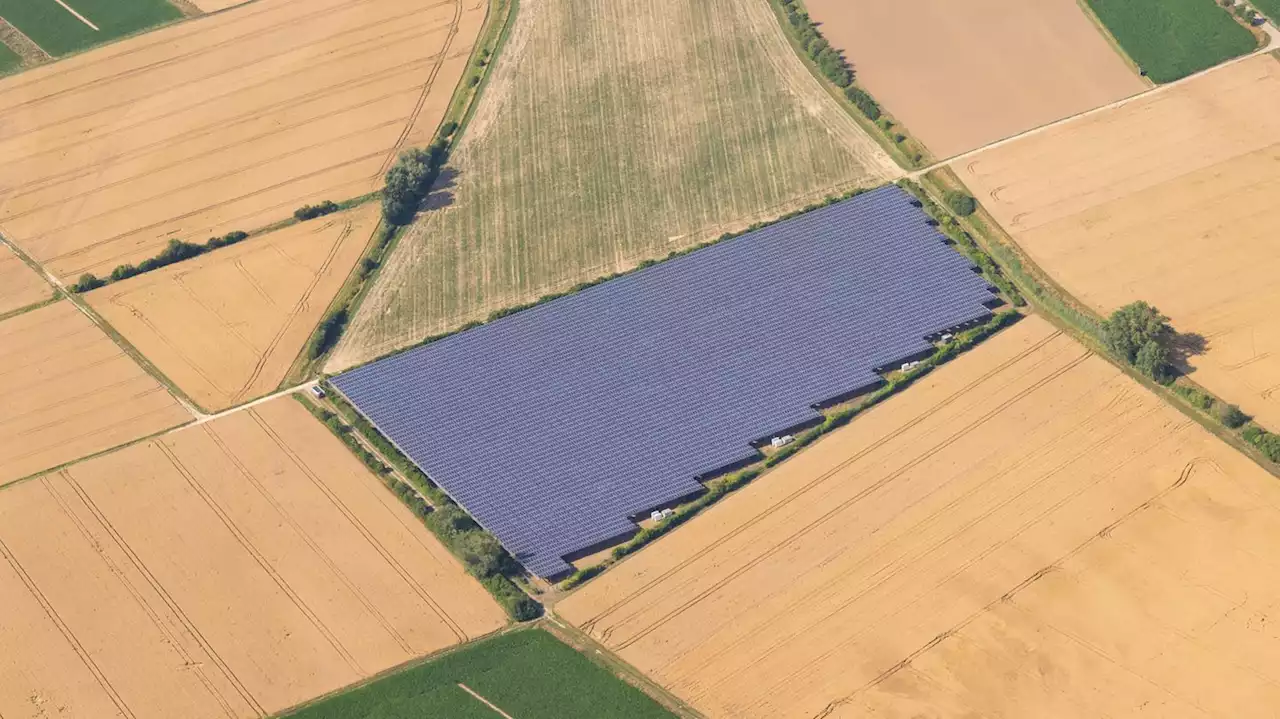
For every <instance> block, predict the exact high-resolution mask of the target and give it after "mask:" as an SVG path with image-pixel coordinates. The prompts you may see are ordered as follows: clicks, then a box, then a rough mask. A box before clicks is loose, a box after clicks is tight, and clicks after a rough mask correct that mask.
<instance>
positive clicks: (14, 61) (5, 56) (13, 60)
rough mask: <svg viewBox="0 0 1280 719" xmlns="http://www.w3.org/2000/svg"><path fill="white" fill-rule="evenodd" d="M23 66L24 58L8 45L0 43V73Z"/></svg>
mask: <svg viewBox="0 0 1280 719" xmlns="http://www.w3.org/2000/svg"><path fill="white" fill-rule="evenodd" d="M19 67H22V58H21V57H19V56H18V53H16V52H14V51H13V50H10V49H9V46H8V45H0V75H4V74H6V73H10V72H13V71H14V70H17V69H18V68H19Z"/></svg>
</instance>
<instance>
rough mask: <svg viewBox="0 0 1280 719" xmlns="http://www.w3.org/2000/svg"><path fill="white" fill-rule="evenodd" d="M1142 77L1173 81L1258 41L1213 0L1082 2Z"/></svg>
mask: <svg viewBox="0 0 1280 719" xmlns="http://www.w3.org/2000/svg"><path fill="white" fill-rule="evenodd" d="M1086 2H1087V3H1088V6H1089V9H1091V10H1092V11H1093V13H1094V15H1095V16H1096V17H1097V18H1098V20H1099V21H1101V22H1102V24H1103V26H1104V27H1106V28H1107V30H1108V31H1109V32H1110V33H1111V35H1112V36H1113V37H1115V39H1116V41H1117V42H1118V43H1120V46H1121V47H1122V48H1124V51H1125V53H1126V54H1127V55H1128V56H1129V57H1130V58H1132V59H1133V61H1134V62H1135V63H1137V64H1138V67H1139V69H1140V70H1141V71H1142V72H1143V74H1145V75H1146V76H1147V77H1149V78H1151V79H1152V80H1154V81H1155V82H1158V83H1166V82H1172V81H1174V80H1178V79H1180V78H1183V77H1186V76H1188V75H1191V74H1193V73H1196V72H1199V71H1201V70H1205V69H1207V68H1210V67H1213V66H1214V65H1217V64H1219V63H1221V62H1223V61H1226V60H1229V59H1231V58H1233V57H1239V56H1240V55H1244V54H1245V53H1248V52H1252V51H1253V50H1255V49H1256V48H1257V47H1258V41H1257V38H1255V37H1254V35H1253V33H1252V32H1250V31H1249V30H1248V28H1246V27H1244V26H1243V25H1241V24H1240V23H1239V22H1236V20H1235V18H1233V17H1232V16H1231V14H1230V13H1229V12H1228V11H1227V10H1226V9H1225V8H1223V7H1222V6H1220V5H1218V4H1217V2H1216V1H1215V0H1086Z"/></svg>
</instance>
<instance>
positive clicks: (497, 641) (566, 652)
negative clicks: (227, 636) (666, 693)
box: [287, 629, 672, 719]
mask: <svg viewBox="0 0 1280 719" xmlns="http://www.w3.org/2000/svg"><path fill="white" fill-rule="evenodd" d="M464 686H465V687H466V688H465V689H464V688H463V687H464ZM468 690H469V691H468ZM483 702H489V703H490V704H492V705H493V706H496V707H498V708H499V709H501V710H502V711H505V712H508V714H509V715H510V716H513V717H520V719H599V718H600V717H602V716H608V717H609V719H664V718H666V719H670V717H671V716H672V715H671V714H669V713H668V712H667V711H666V710H664V709H663V708H662V707H661V706H659V705H658V704H657V703H655V702H654V701H653V700H652V699H650V698H649V697H647V696H645V695H644V694H643V693H641V692H640V691H639V690H637V689H634V688H632V687H630V686H627V685H626V684H624V683H623V682H622V681H620V680H619V679H618V678H616V677H614V676H611V675H610V673H609V672H608V670H606V669H603V668H601V667H599V666H596V665H595V664H593V663H592V662H591V661H589V660H588V659H587V658H586V657H584V656H582V655H581V654H579V653H578V652H577V651H575V650H574V649H572V648H571V647H569V646H566V645H565V644H562V643H561V642H560V641H558V640H557V639H556V638H555V637H553V636H551V635H550V634H549V633H547V632H545V631H542V630H536V629H535V630H530V631H522V632H513V633H511V634H505V635H503V636H500V637H495V638H493V639H486V640H484V641H482V642H479V643H477V644H474V645H472V646H469V647H466V648H464V649H459V650H458V651H456V652H453V653H451V654H449V655H447V656H445V657H442V658H440V659H436V660H433V661H431V662H429V663H427V664H423V665H422V666H419V667H414V668H412V669H409V670H406V671H404V672H401V673H400V674H396V675H393V676H389V677H386V678H385V679H380V680H378V681H375V682H373V683H372V684H369V685H368V686H364V687H361V688H359V689H355V690H352V691H351V692H348V693H345V694H340V695H338V696H335V697H333V698H331V699H326V700H324V701H322V702H319V703H317V704H316V705H315V706H311V707H308V708H306V709H303V710H301V711H299V712H297V713H294V714H288V715H287V716H288V717H289V718H290V719H496V718H497V717H498V716H499V715H498V714H497V713H496V712H494V711H493V710H492V709H490V708H489V707H487V706H485V704H484V703H483Z"/></svg>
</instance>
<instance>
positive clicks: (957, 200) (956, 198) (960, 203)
mask: <svg viewBox="0 0 1280 719" xmlns="http://www.w3.org/2000/svg"><path fill="white" fill-rule="evenodd" d="M943 201H944V202H946V203H947V207H948V208H950V209H951V211H952V212H954V213H956V214H957V215H959V216H961V217H968V216H969V215H972V214H973V213H974V212H976V211H977V209H978V201H977V200H975V199H973V196H972V195H970V194H967V193H964V192H960V191H959V190H951V191H950V192H948V193H947V194H946V196H944V197H943Z"/></svg>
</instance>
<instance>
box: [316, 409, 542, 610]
mask: <svg viewBox="0 0 1280 719" xmlns="http://www.w3.org/2000/svg"><path fill="white" fill-rule="evenodd" d="M297 397H298V400H299V401H300V402H302V403H303V404H304V405H306V407H307V409H308V410H310V411H311V413H312V414H313V415H315V416H316V417H317V418H318V419H320V421H322V422H324V424H325V426H327V427H328V428H329V429H330V430H331V431H332V432H333V433H334V434H335V435H336V436H337V437H338V438H339V439H341V440H342V441H343V443H345V444H346V445H347V447H349V448H350V449H351V451H352V453H353V454H355V455H356V457H358V458H359V459H360V460H361V461H362V462H364V464H365V466H366V467H368V468H369V470H370V471H371V472H373V473H374V474H375V475H377V476H378V477H379V478H381V479H382V481H383V483H384V484H386V485H387V487H388V488H390V489H391V490H392V491H393V492H395V494H396V495H397V496H399V497H400V499H401V500H402V501H403V502H404V503H405V504H406V505H407V506H408V507H409V508H410V509H411V510H413V512H414V513H415V514H417V515H418V516H419V517H420V518H422V521H423V523H424V524H426V525H427V528H428V529H430V530H431V531H432V533H433V534H435V535H436V536H437V537H439V538H440V541H441V542H443V543H444V545H445V546H446V547H448V548H449V551H451V552H452V553H453V554H454V556H456V557H457V558H458V559H459V560H461V561H462V563H463V565H464V566H466V568H467V571H468V572H469V573H471V575H472V576H474V577H476V578H477V579H478V580H480V583H481V584H483V585H484V587H485V588H486V589H487V590H488V591H489V593H490V594H492V595H493V597H494V598H495V599H496V600H497V601H498V603H499V604H501V605H502V607H503V609H505V610H506V612H507V614H508V615H510V616H511V617H512V618H513V619H515V620H516V621H528V620H530V619H536V618H537V617H539V616H541V615H542V605H541V604H539V603H538V602H536V601H534V600H533V599H532V598H530V597H529V595H527V594H525V593H524V592H523V591H522V590H521V589H520V587H519V586H517V585H516V584H515V582H513V581H512V580H511V577H514V576H516V575H518V574H519V573H520V571H521V569H520V566H519V565H518V564H517V563H516V561H515V559H514V558H512V556H511V555H510V554H509V553H508V552H507V550H506V549H505V548H503V546H502V544H500V543H499V542H498V540H497V538H495V537H494V536H493V535H492V534H489V533H488V532H486V531H485V530H484V529H483V528H481V527H480V525H478V524H476V522H475V520H473V519H472V518H471V516H470V515H468V514H467V513H466V512H465V511H463V510H462V508H461V507H459V506H458V505H457V504H456V503H454V501H453V500H452V499H450V498H449V496H448V495H447V494H445V493H444V491H443V490H441V489H440V488H439V487H438V486H436V484H435V483H434V482H432V481H431V479H430V478H429V477H427V475H426V474H424V473H423V472H422V470H420V469H418V467H417V465H415V464H413V462H411V461H409V459H408V458H407V457H405V456H404V455H403V454H401V453H400V450H399V449H397V448H396V447H395V445H393V444H391V442H390V440H388V439H387V438H386V437H385V436H384V435H383V434H382V433H381V432H380V431H378V428H377V427H374V426H373V424H372V423H371V422H369V421H368V420H367V419H365V418H364V416H363V415H361V414H360V413H359V412H357V411H356V409H355V408H354V407H352V406H351V405H349V404H348V403H347V402H346V401H345V400H343V399H342V397H341V396H340V395H338V394H337V393H336V392H334V391H333V390H332V387H330V394H329V397H330V400H331V401H332V402H333V404H334V406H336V407H337V408H338V409H339V411H340V412H341V416H339V415H338V414H335V413H334V412H331V411H329V410H327V409H324V408H320V407H316V406H315V405H313V404H312V403H311V402H310V401H309V400H307V399H306V398H305V397H302V396H297ZM355 432H358V433H359V434H360V435H361V436H362V437H364V439H365V441H367V442H368V443H369V444H370V445H371V446H373V447H374V448H375V449H376V450H377V451H378V452H379V453H380V454H381V455H382V456H383V457H386V458H387V461H388V462H391V464H392V465H394V471H398V472H399V473H400V475H401V476H402V477H404V478H405V482H407V483H408V484H406V483H405V482H402V481H400V480H399V479H397V478H396V477H395V476H394V474H393V468H392V466H388V465H387V464H386V463H385V462H383V461H382V460H381V459H379V458H378V457H377V456H376V455H375V454H374V453H372V452H370V451H369V450H368V449H366V448H365V447H364V446H363V444H362V443H361V442H360V441H359V440H357V439H356V438H355V437H354V436H352V434H353V433H355ZM424 497H425V498H426V500H425V501H424V499H423V498H424ZM428 502H430V504H428Z"/></svg>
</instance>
